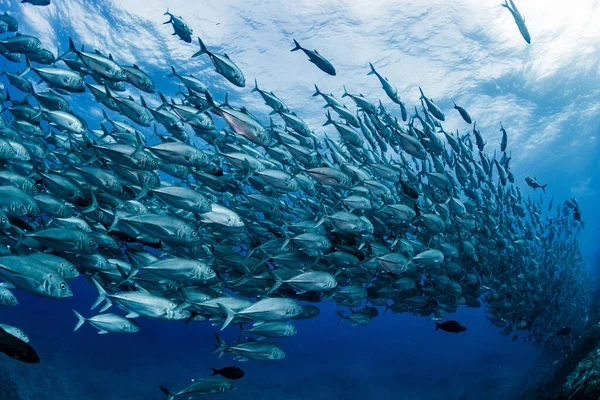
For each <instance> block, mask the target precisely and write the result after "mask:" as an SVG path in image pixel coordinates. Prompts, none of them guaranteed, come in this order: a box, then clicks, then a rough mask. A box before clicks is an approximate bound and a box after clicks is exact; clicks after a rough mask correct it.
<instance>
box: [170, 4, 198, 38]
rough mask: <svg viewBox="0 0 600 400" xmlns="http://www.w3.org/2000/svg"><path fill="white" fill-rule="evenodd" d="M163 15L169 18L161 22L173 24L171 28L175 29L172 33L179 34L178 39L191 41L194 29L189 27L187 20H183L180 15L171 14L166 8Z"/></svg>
mask: <svg viewBox="0 0 600 400" xmlns="http://www.w3.org/2000/svg"><path fill="white" fill-rule="evenodd" d="M163 15H168V16H169V20H168V21H166V22H163V24H171V25H173V30H174V31H175V32H174V33H173V35H177V36H179V39H181V40H183V41H184V42H186V43H192V34H193V33H194V31H193V30H192V28H190V26H189V25H188V24H187V22H185V21H184V20H183V18H182V17H181V16H176V15H173V14H171V13H170V12H169V9H168V8H167V11H166V12H165V13H164V14H163Z"/></svg>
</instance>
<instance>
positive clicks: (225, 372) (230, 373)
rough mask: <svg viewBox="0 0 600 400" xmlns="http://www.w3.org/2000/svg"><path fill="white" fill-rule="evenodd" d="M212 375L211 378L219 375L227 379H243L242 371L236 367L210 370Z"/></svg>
mask: <svg viewBox="0 0 600 400" xmlns="http://www.w3.org/2000/svg"><path fill="white" fill-rule="evenodd" d="M211 370H212V371H213V373H212V374H211V376H215V375H221V376H222V377H224V378H227V379H234V380H235V379H241V378H243V377H244V371H242V370H241V369H239V368H238V367H225V368H219V369H217V368H211Z"/></svg>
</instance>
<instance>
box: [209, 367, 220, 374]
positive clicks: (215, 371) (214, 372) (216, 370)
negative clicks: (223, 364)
mask: <svg viewBox="0 0 600 400" xmlns="http://www.w3.org/2000/svg"><path fill="white" fill-rule="evenodd" d="M209 369H211V370H212V372H213V373H212V374H210V376H215V375H218V374H219V370H218V369H216V368H209Z"/></svg>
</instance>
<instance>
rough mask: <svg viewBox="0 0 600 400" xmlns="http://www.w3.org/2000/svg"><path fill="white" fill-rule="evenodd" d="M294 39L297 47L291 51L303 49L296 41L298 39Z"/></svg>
mask: <svg viewBox="0 0 600 400" xmlns="http://www.w3.org/2000/svg"><path fill="white" fill-rule="evenodd" d="M293 40H294V45H295V47H294V48H293V49H292V50H290V51H296V50H302V47H301V46H300V43H298V42H297V41H296V39H293Z"/></svg>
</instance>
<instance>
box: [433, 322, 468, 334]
mask: <svg viewBox="0 0 600 400" xmlns="http://www.w3.org/2000/svg"><path fill="white" fill-rule="evenodd" d="M438 329H441V330H443V331H446V332H452V333H459V332H464V331H466V330H467V327H466V326H462V325H461V324H460V323H458V322H456V321H446V322H442V323H441V324H439V323H437V322H436V323H435V330H436V331H437V330H438ZM434 332H435V331H434Z"/></svg>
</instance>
